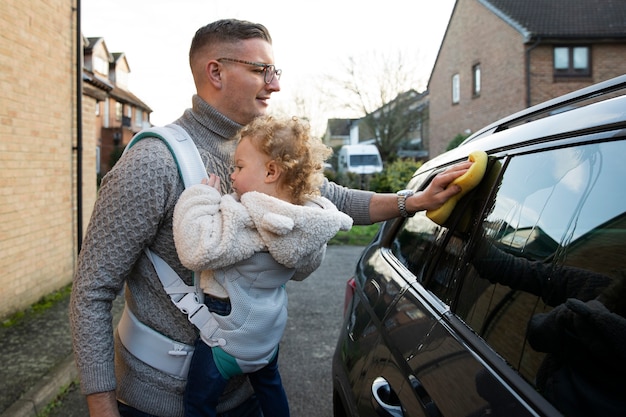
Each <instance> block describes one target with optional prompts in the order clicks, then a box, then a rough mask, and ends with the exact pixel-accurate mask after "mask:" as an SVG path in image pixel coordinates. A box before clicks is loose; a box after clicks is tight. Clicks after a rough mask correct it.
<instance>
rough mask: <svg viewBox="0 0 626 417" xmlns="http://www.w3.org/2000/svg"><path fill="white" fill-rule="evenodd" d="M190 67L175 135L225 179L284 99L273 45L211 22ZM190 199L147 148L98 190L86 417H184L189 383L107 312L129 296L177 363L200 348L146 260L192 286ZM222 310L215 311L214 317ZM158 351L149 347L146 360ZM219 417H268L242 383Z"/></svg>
mask: <svg viewBox="0 0 626 417" xmlns="http://www.w3.org/2000/svg"><path fill="white" fill-rule="evenodd" d="M189 61H190V66H191V71H192V74H193V77H194V82H195V85H196V90H197V94H196V95H195V96H194V97H193V105H192V108H191V109H187V110H186V111H185V112H184V114H183V115H182V116H181V117H180V118H179V119H178V120H177V121H176V122H175V124H177V125H179V126H181V127H183V128H184V129H185V130H186V131H187V132H188V133H189V134H190V136H191V137H192V138H193V140H194V142H195V144H196V146H197V147H198V150H199V152H200V155H201V157H202V160H203V161H204V162H205V165H206V168H207V171H208V172H211V173H214V174H216V175H218V176H219V177H221V178H228V174H229V171H230V165H231V161H232V154H233V152H234V149H235V142H234V140H233V139H232V138H233V137H234V136H235V133H236V132H237V131H238V130H239V129H240V128H241V127H242V126H243V125H246V124H247V123H249V122H251V121H252V120H253V119H254V118H255V117H258V116H260V115H263V114H265V112H266V110H267V107H268V104H269V103H268V101H269V98H270V96H271V95H272V93H274V92H278V91H280V84H279V77H280V70H277V69H276V67H275V66H274V65H273V62H274V56H273V49H272V39H271V37H270V34H269V32H268V31H267V29H266V28H265V27H264V26H262V25H260V24H254V23H250V22H245V21H239V20H221V21H217V22H213V23H211V24H209V25H207V26H205V27H203V28H200V29H199V30H198V31H197V32H196V35H195V37H194V39H193V41H192V44H191V48H190V51H189ZM467 168H468V164H459V165H458V166H456V167H454V168H453V169H451V170H449V171H446V172H445V173H442V174H440V175H439V176H438V177H436V178H435V179H434V180H433V181H432V183H431V185H430V186H429V187H428V189H426V190H425V191H424V192H423V193H419V194H417V195H413V196H409V197H407V198H406V200H403V203H404V204H405V206H404V207H403V208H404V209H405V210H406V211H407V212H409V213H414V212H416V211H418V210H426V209H435V208H438V207H439V206H441V205H442V204H443V203H444V202H445V201H446V200H447V199H448V198H449V197H451V196H452V195H454V194H456V193H457V192H458V191H459V189H458V187H450V189H448V190H446V189H445V187H446V186H447V185H448V184H449V183H450V182H451V181H452V180H454V179H455V178H456V177H458V176H460V175H462V174H463V173H464V172H465V171H466V170H467ZM222 187H223V189H222V192H231V191H232V190H230V189H229V188H227V187H229V185H228V184H227V182H224V184H223V185H222ZM183 188H184V186H183V183H182V181H181V179H180V178H179V174H178V170H177V168H176V163H175V161H174V159H173V158H172V156H171V154H170V152H169V150H168V149H167V147H166V146H165V145H164V144H163V143H162V142H161V141H160V140H158V139H152V138H147V139H144V140H141V141H139V142H138V143H137V144H136V145H135V146H133V147H132V148H131V149H130V150H129V151H128V152H127V153H126V154H125V155H124V157H122V158H121V159H120V161H119V162H118V163H117V164H116V166H115V167H114V169H113V170H112V171H111V172H110V173H109V174H108V175H107V176H106V177H105V178H104V180H103V182H102V187H101V189H100V193H99V196H98V200H97V201H96V205H95V208H94V212H93V215H92V219H91V221H90V224H89V227H88V229H87V234H86V236H85V239H84V242H83V247H82V251H81V253H80V256H79V259H78V265H77V271H76V276H75V280H74V287H73V291H72V301H71V309H70V321H71V328H72V334H73V342H74V352H75V357H76V362H77V365H78V369H79V372H80V379H81V386H82V390H83V392H84V393H85V394H86V396H87V403H88V406H89V412H90V416H91V417H105V416H106V417H111V416H114V417H118V416H125V417H127V416H144V417H145V416H148V417H150V416H159V417H178V416H182V415H183V402H182V399H183V392H184V389H185V377H186V375H184V374H181V373H180V372H179V373H177V372H175V371H173V372H170V371H167V370H164V369H159V368H163V367H164V366H163V365H164V363H163V362H167V361H162V360H156V359H155V360H152V359H153V358H152V359H151V358H150V357H148V358H147V359H146V360H144V361H141V360H139V359H138V358H137V355H138V353H141V352H140V351H139V350H137V349H136V345H137V344H139V345H141V340H139V341H137V340H135V339H136V338H135V339H133V337H132V336H135V335H136V332H135V333H132V332H131V337H130V339H133V340H134V341H133V343H130V342H129V341H128V340H127V341H125V342H123V341H122V340H121V339H120V332H119V331H116V332H115V334H114V331H113V326H112V320H111V303H112V302H113V300H114V299H115V297H116V296H117V294H118V293H119V292H120V291H121V290H122V289H123V288H124V289H125V291H124V294H125V301H126V308H127V311H128V312H129V315H130V316H132V317H135V318H136V319H137V320H138V322H140V323H141V324H140V325H138V327H137V329H144V326H147V328H149V329H153V330H156V331H157V332H158V333H159V334H160V335H162V338H165V339H166V340H167V339H168V338H169V339H172V340H173V341H175V343H176V346H177V348H176V349H174V350H173V351H170V352H169V353H170V354H171V355H174V356H176V355H179V356H184V355H185V353H186V351H185V346H187V345H193V343H194V341H195V340H196V338H197V331H196V329H195V328H194V326H193V325H192V324H191V323H190V322H189V321H188V319H187V317H186V316H185V315H184V314H182V313H181V312H180V311H179V310H178V308H177V307H176V306H175V305H174V304H173V303H172V301H171V299H170V298H169V296H168V295H167V294H166V293H165V291H164V290H163V286H162V284H161V282H160V281H159V279H158V277H157V275H156V273H155V270H154V267H153V266H152V264H151V262H150V260H149V259H148V257H147V256H146V254H145V253H144V249H145V248H150V249H151V250H152V251H153V252H154V253H156V254H157V255H159V256H160V257H161V258H162V259H163V260H164V261H165V262H166V263H167V264H168V265H170V266H171V267H172V268H173V269H174V270H175V272H176V273H177V274H178V275H179V276H180V277H181V278H182V279H183V280H184V281H185V282H186V283H188V284H190V285H191V284H192V281H193V278H192V272H191V271H189V270H186V269H185V268H184V267H183V266H182V265H181V263H180V260H179V259H178V256H177V254H176V249H175V247H174V241H173V237H172V213H173V210H174V206H175V204H176V201H177V199H178V196H179V195H180V194H181V192H182V191H183ZM322 192H323V195H324V196H325V197H327V198H329V199H330V200H331V201H332V202H333V203H334V204H335V205H336V206H337V207H338V208H339V209H340V210H341V211H344V212H345V213H347V214H349V215H350V216H351V217H352V218H353V219H354V222H355V224H371V223H373V222H378V221H381V220H385V219H389V218H393V217H396V216H398V215H399V213H400V211H399V207H398V206H399V204H398V198H397V196H396V195H395V194H373V193H370V192H364V191H356V190H348V189H345V188H343V187H340V186H338V185H336V184H332V183H326V184H325V185H324V186H323V188H322ZM404 214H406V213H404ZM221 305H223V303H219V302H217V301H216V304H215V309H216V310H217V309H218V307H219V306H221ZM131 321H132V320H131ZM124 328H125V327H124ZM122 333H124V332H122ZM148 333H149V331H148ZM155 340H157V339H155ZM155 343H156V342H155ZM155 343H152V342H149V343H148V344H147V345H142V346H143V347H144V350H145V349H148V350H150V348H151V346H152V345H153V344H155ZM178 347H180V350H178ZM131 350H132V351H133V353H134V354H133V353H131V352H130V351H131ZM189 356H190V355H189ZM114 360H115V362H114ZM147 362H149V363H150V364H147ZM116 377H117V378H116ZM218 412H219V413H221V414H220V415H222V416H259V415H261V413H260V411H259V407H258V403H257V401H256V399H255V397H254V396H253V394H252V389H251V387H250V385H249V383H248V382H247V380H246V379H245V377H241V378H233V379H232V380H231V381H230V383H229V385H228V387H227V388H226V390H225V391H224V394H223V395H222V398H221V399H220V405H219V407H218Z"/></svg>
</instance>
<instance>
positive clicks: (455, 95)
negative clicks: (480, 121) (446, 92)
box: [452, 72, 461, 104]
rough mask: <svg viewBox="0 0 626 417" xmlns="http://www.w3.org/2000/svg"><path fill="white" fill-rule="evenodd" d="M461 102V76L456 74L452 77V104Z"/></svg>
mask: <svg viewBox="0 0 626 417" xmlns="http://www.w3.org/2000/svg"><path fill="white" fill-rule="evenodd" d="M460 102H461V75H460V74H459V73H458V72H457V73H456V74H454V75H452V104H459V103H460Z"/></svg>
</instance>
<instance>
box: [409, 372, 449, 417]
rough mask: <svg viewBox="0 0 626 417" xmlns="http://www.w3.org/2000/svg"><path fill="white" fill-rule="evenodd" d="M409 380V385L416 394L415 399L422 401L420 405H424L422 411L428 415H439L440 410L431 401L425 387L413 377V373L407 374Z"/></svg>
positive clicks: (431, 416)
mask: <svg viewBox="0 0 626 417" xmlns="http://www.w3.org/2000/svg"><path fill="white" fill-rule="evenodd" d="M409 382H410V383H411V387H412V388H413V392H415V395H417V399H418V400H419V402H420V403H422V407H424V411H425V412H426V415H427V416H429V417H441V411H439V408H438V407H437V405H436V404H435V402H434V401H433V399H432V398H431V397H430V395H428V392H426V388H424V385H423V384H422V383H421V382H420V380H419V379H417V378H416V377H415V375H409Z"/></svg>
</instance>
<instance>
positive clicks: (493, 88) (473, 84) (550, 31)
mask: <svg viewBox="0 0 626 417" xmlns="http://www.w3.org/2000/svg"><path fill="white" fill-rule="evenodd" d="M624 73H626V2H624V1H623V0H602V1H601V2H599V1H598V0H567V1H565V0H562V1H558V0H524V1H518V0H457V2H456V4H455V6H454V9H453V11H452V14H451V17H450V21H449V22H448V28H447V30H446V33H445V36H444V38H443V41H442V44H441V46H440V49H439V53H438V56H437V59H436V61H435V65H434V67H433V71H432V73H431V77H430V80H429V83H428V92H429V97H430V100H429V101H430V104H429V105H430V135H429V139H430V156H431V157H434V156H436V155H438V154H441V153H442V152H444V150H445V148H446V147H447V145H448V144H449V143H450V141H452V140H453V139H454V138H455V136H457V135H458V134H469V133H472V132H474V131H476V130H478V129H480V128H481V127H483V126H485V125H487V124H489V123H491V122H494V121H496V120H498V119H500V118H501V117H504V116H507V115H509V114H511V113H514V112H517V111H520V110H522V109H524V108H526V107H529V106H532V105H535V104H538V103H541V102H544V101H546V100H549V99H551V98H554V97H557V96H560V95H562V94H565V93H568V92H571V91H574V90H577V89H579V88H583V87H586V86H588V85H591V84H594V83H597V82H600V81H604V80H607V79H610V78H613V77H616V76H618V75H622V74H624Z"/></svg>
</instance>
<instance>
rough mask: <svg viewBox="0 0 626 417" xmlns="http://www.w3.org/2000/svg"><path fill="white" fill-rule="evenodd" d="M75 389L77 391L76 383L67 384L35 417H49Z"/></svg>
mask: <svg viewBox="0 0 626 417" xmlns="http://www.w3.org/2000/svg"><path fill="white" fill-rule="evenodd" d="M76 389H78V381H72V382H70V383H69V384H67V385H64V386H62V387H61V389H60V390H59V393H58V394H57V396H56V398H55V399H54V400H52V402H51V403H50V404H48V405H46V406H45V407H44V409H43V410H41V412H39V413H38V414H37V417H49V416H50V414H51V413H52V412H53V411H54V410H55V409H56V408H58V407H60V406H61V405H63V400H64V399H65V397H67V395H68V394H69V393H70V392H71V391H73V390H76Z"/></svg>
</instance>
